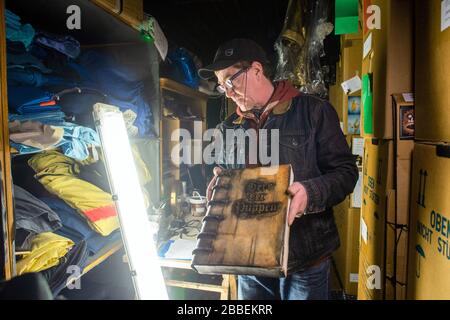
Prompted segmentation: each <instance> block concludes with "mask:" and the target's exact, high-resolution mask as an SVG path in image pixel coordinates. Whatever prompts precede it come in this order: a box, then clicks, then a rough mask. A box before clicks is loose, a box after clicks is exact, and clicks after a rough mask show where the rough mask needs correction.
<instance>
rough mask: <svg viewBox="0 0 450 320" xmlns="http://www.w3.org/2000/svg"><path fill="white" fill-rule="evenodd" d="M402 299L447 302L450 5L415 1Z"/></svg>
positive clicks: (449, 287) (449, 296) (449, 282)
mask: <svg viewBox="0 0 450 320" xmlns="http://www.w3.org/2000/svg"><path fill="white" fill-rule="evenodd" d="M415 5H416V56H415V57H416V63H415V79H416V80H415V84H416V115H417V117H416V142H415V146H414V155H413V166H412V187H411V199H410V206H411V220H410V225H411V227H410V234H409V246H408V247H409V258H408V283H407V297H408V299H450V274H449V272H448V271H449V270H450V248H449V235H450V222H449V221H450V198H449V194H450V186H449V183H448V181H449V179H450V148H449V144H450V117H449V113H448V111H449V109H450V90H449V87H450V74H449V72H448V70H449V69H448V66H449V64H450V55H449V52H450V3H449V1H441V0H430V1H416V3H415Z"/></svg>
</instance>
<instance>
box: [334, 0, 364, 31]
mask: <svg viewBox="0 0 450 320" xmlns="http://www.w3.org/2000/svg"><path fill="white" fill-rule="evenodd" d="M334 26H335V28H334V33H335V34H348V33H357V32H358V0H336V3H335V21H334Z"/></svg>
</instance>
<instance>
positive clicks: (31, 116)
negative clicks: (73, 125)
mask: <svg viewBox="0 0 450 320" xmlns="http://www.w3.org/2000/svg"><path fill="white" fill-rule="evenodd" d="M65 117H66V115H65V114H64V112H62V111H49V112H36V113H28V114H14V113H10V114H9V115H8V120H9V121H10V122H12V121H14V120H19V121H39V122H40V123H43V124H50V125H62V124H63V123H64V118H65Z"/></svg>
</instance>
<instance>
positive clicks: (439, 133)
mask: <svg viewBox="0 0 450 320" xmlns="http://www.w3.org/2000/svg"><path fill="white" fill-rule="evenodd" d="M444 3H445V1H444ZM447 3H448V2H447ZM441 4H442V5H443V3H442V2H441V0H428V1H416V25H415V28H416V48H415V49H416V55H415V86H416V88H415V90H416V115H417V117H416V119H417V121H416V139H417V140H425V141H435V142H439V141H442V142H450V117H449V116H448V112H449V110H450V109H449V108H450V90H449V88H450V74H449V71H448V66H449V65H450V27H447V28H446V29H445V30H443V31H441V22H442V19H441ZM444 9H445V8H444ZM446 9H447V10H449V8H446Z"/></svg>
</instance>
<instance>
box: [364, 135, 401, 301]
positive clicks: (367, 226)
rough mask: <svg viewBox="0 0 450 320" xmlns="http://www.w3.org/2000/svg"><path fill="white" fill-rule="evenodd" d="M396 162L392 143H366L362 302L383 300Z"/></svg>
mask: <svg viewBox="0 0 450 320" xmlns="http://www.w3.org/2000/svg"><path fill="white" fill-rule="evenodd" d="M393 162H394V161H393V142H392V141H391V140H379V139H366V140H365V142H364V160H363V193H362V197H363V200H362V208H361V221H360V223H361V236H360V259H359V282H358V299H362V300H366V299H382V297H383V289H384V288H383V287H384V265H385V224H386V217H387V215H389V214H390V213H389V211H392V210H393V209H394V203H395V202H394V199H395V198H394V196H395V194H394V192H393V190H392V188H393V176H394V173H393ZM373 272H375V274H373Z"/></svg>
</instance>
